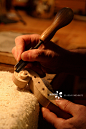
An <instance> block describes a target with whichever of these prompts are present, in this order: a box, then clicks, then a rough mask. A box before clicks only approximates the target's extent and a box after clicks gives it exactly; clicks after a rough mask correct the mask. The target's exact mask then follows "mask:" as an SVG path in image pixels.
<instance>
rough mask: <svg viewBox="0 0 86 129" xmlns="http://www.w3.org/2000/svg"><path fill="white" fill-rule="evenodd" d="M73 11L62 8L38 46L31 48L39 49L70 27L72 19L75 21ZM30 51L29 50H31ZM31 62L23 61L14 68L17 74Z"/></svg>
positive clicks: (41, 37) (43, 34)
mask: <svg viewBox="0 0 86 129" xmlns="http://www.w3.org/2000/svg"><path fill="white" fill-rule="evenodd" d="M73 16H74V14H73V11H72V9H70V8H68V7H65V8H62V9H61V10H60V11H59V12H58V14H57V15H56V17H55V20H54V21H53V23H52V24H51V26H49V27H48V28H47V29H46V30H45V31H44V32H43V33H42V34H41V36H40V40H39V42H38V44H37V45H36V46H35V47H34V48H32V47H31V48H30V49H37V48H38V47H39V46H40V45H41V44H42V43H46V42H49V41H50V40H51V39H52V37H53V36H54V34H55V33H56V31H57V30H59V29H60V28H62V27H64V26H66V25H68V24H69V23H70V22H71V21H72V19H73ZM30 49H29V50H30ZM28 63H29V62H28V61H23V60H22V59H21V60H20V61H19V62H18V63H17V64H16V65H15V66H14V69H15V71H16V72H20V71H21V70H22V69H23V68H24V67H25V66H26V65H27V64H28Z"/></svg>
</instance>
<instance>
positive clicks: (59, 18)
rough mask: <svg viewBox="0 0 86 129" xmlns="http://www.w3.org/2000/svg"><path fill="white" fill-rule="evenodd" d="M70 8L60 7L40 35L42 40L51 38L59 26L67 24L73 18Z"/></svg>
mask: <svg viewBox="0 0 86 129" xmlns="http://www.w3.org/2000/svg"><path fill="white" fill-rule="evenodd" d="M73 16H74V14H73V11H72V9H70V8H68V7H65V8H62V9H61V10H60V11H59V12H58V13H57V15H56V17H55V19H54V21H53V23H52V24H51V26H49V27H48V28H47V29H46V30H45V31H44V32H43V33H42V34H41V36H40V39H41V40H42V41H44V42H47V41H49V40H51V39H52V37H53V36H54V34H55V33H56V31H57V30H59V29H60V28H62V27H64V26H66V25H68V24H69V23H70V22H71V21H72V19H73Z"/></svg>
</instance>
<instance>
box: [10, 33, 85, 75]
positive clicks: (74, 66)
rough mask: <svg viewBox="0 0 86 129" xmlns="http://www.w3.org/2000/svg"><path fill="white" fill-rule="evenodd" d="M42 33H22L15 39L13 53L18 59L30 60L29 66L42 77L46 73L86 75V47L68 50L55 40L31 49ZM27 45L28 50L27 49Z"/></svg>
mask: <svg viewBox="0 0 86 129" xmlns="http://www.w3.org/2000/svg"><path fill="white" fill-rule="evenodd" d="M39 38H40V35H38V34H32V35H22V36H19V37H17V38H16V39H15V43H16V46H15V47H14V48H13V49H12V53H13V55H14V57H15V59H16V60H17V61H19V60H20V59H22V60H24V61H29V62H30V63H28V65H27V67H28V68H31V69H33V70H34V71H36V72H37V73H38V74H39V75H40V77H44V76H45V73H54V74H57V73H60V72H66V73H72V74H76V75H80V76H81V75H82V76H86V60H85V59H86V49H75V50H70V51H69V50H66V49H63V48H61V47H59V46H58V45H56V44H54V43H53V42H51V41H50V42H47V43H44V44H41V46H40V47H39V48H38V49H32V50H29V48H30V47H34V46H35V45H36V44H37V43H38V42H39ZM25 47H27V51H25Z"/></svg>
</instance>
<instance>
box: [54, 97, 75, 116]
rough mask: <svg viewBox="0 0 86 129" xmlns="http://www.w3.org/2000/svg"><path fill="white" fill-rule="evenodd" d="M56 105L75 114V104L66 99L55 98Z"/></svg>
mask: <svg viewBox="0 0 86 129" xmlns="http://www.w3.org/2000/svg"><path fill="white" fill-rule="evenodd" d="M56 105H57V106H58V107H59V108H60V109H62V110H63V111H65V112H67V113H69V114H71V115H74V114H76V111H77V104H74V103H72V102H70V101H68V100H66V99H57V100H56Z"/></svg>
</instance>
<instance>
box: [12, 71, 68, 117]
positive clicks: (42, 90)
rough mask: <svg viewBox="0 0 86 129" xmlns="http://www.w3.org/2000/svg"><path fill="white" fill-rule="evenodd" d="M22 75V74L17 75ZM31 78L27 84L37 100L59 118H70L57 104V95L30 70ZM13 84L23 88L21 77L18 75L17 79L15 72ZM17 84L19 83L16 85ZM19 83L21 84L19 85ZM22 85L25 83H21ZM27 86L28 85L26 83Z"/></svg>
mask: <svg viewBox="0 0 86 129" xmlns="http://www.w3.org/2000/svg"><path fill="white" fill-rule="evenodd" d="M17 74H20V73H17ZM29 76H30V77H31V78H32V79H31V80H30V81H29V83H28V81H27V84H28V86H29V88H30V90H31V91H32V93H33V94H34V95H35V97H36V98H37V100H38V102H39V103H40V104H41V105H42V106H44V107H47V108H48V109H50V110H51V111H53V112H54V113H56V114H57V115H58V116H60V117H63V118H69V117H70V115H69V114H67V113H65V112H64V111H62V110H61V109H60V108H58V106H57V105H56V103H55V95H54V93H52V92H51V91H50V90H49V89H48V88H47V87H46V86H45V84H44V83H43V81H42V80H41V78H40V77H39V75H38V74H37V73H35V72H34V71H32V70H30V69H29ZM13 82H14V83H15V84H17V86H18V87H20V86H21V84H20V77H19V76H18V75H17V78H15V72H14V76H13ZM16 82H17V83H16ZM18 82H19V83H18ZM21 83H22V85H23V82H22V81H21ZM25 85H26V83H25ZM21 87H22V86H21Z"/></svg>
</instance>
